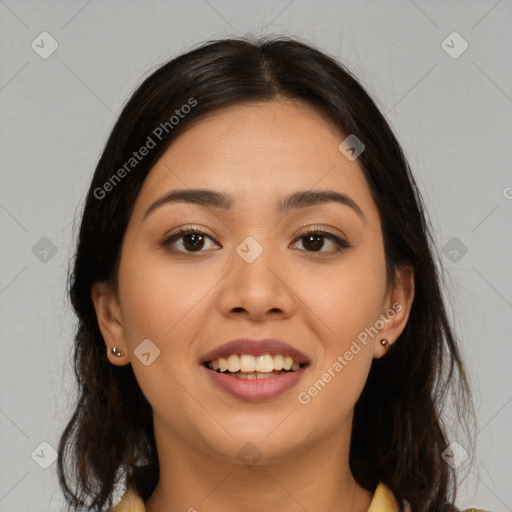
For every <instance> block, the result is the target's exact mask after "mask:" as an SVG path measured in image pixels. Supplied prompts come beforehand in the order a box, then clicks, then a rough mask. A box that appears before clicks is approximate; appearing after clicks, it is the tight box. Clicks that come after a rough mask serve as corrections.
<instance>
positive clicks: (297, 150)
mask: <svg viewBox="0 0 512 512" xmlns="http://www.w3.org/2000/svg"><path fill="white" fill-rule="evenodd" d="M344 138H345V135H344V134H342V133H341V131H340V130H339V129H338V128H337V127H336V126H335V125H334V124H333V123H332V122H331V121H330V120H329V119H327V118H326V117H325V116H324V115H322V113H320V112H319V111H318V110H316V109H315V108H313V107H312V106H310V105H309V104H307V103H304V102H302V101H290V100H275V101H267V102H257V103H256V102H254V103H244V104H237V105H231V106H229V107H224V108H221V109H218V110H216V111H214V112H212V113H209V114H206V115H205V116H203V117H201V118H200V119H199V120H197V121H194V123H192V124H191V125H190V126H189V127H187V129H186V130H185V131H184V132H182V133H181V135H180V136H179V137H177V138H176V140H174V141H173V142H172V144H171V145H170V147H169V148H168V149H167V151H166V152H165V153H164V154H163V155H162V157H161V158H160V159H159V161H158V162H157V163H156V164H155V165H154V167H153V169H152V170H151V171H150V173H149V174H148V176H147V177H146V180H145V182H144V184H143V187H142V189H141V192H140V194H139V197H138V200H137V205H136V210H139V209H140V210H141V209H142V208H147V206H148V205H149V204H150V203H151V202H152V201H154V200H155V199H158V198H159V197H160V196H161V195H162V194H164V193H166V192H168V191H169V190H172V189H186V188H210V189H215V190H219V191H222V192H225V193H227V194H229V195H231V196H233V198H234V208H237V207H244V206H245V207H250V208H253V209H254V208H257V207H258V205H260V206H261V204H262V201H269V200H271V199H272V200H278V198H279V197H281V196H282V195H287V194H289V193H290V192H295V191H296V190H315V189H324V190H325V189H331V190H335V191H339V192H341V193H346V194H350V195H351V196H352V197H353V199H354V200H356V201H357V202H358V203H359V204H360V206H361V207H362V208H363V209H366V210H372V209H373V213H376V209H375V205H374V204H373V201H372V198H371V194H370V191H369V188H368V185H367V182H366V179H365V177H364V174H363V172H362V170H361V168H360V167H359V165H358V163H357V160H355V161H350V160H348V159H347V158H346V157H345V155H344V154H343V153H341V152H340V150H339V149H338V146H339V144H340V143H341V142H342V141H343V140H344ZM136 213H137V212H136V211H134V214H136ZM139 213H140V212H139ZM369 213H370V214H371V211H370V212H369Z"/></svg>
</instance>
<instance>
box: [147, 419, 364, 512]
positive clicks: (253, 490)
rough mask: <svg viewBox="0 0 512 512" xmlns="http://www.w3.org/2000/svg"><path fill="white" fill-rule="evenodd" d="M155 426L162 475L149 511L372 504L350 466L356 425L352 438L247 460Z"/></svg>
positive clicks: (358, 509) (355, 511)
mask: <svg viewBox="0 0 512 512" xmlns="http://www.w3.org/2000/svg"><path fill="white" fill-rule="evenodd" d="M154 425H155V436H156V442H157V448H158V453H159V461H160V480H159V482H158V484H157V486H156V488H155V490H154V492H153V494H152V495H151V496H150V498H149V499H148V500H147V501H146V503H145V505H146V509H147V511H148V512H176V511H189V512H195V511H201V510H206V509H207V510H208V512H232V511H233V512H234V511H237V512H249V511H254V510H279V512H292V511H293V512H296V511H297V510H332V511H339V512H366V511H367V510H368V507H369V505H370V502H371V499H372V493H371V492H370V491H367V490H366V489H363V488H362V487H361V486H360V485H359V484H357V482H356V481H355V480H354V478H353V476H352V473H351V471H350V468H349V459H348V447H349V442H348V441H347V439H348V440H349V439H350V427H349V429H348V430H349V432H348V437H347V432H345V433H343V432H340V431H339V430H338V431H336V432H333V433H331V434H330V435H329V436H326V437H325V438H324V439H322V442H317V441H315V442H312V443H311V445H310V446H306V447H304V446H301V447H299V448H298V449H297V451H296V453H293V454H286V456H281V457H273V458H271V459H264V457H262V458H261V460H259V461H258V462H257V464H252V465H245V464H240V461H238V459H236V460H235V462H233V461H232V460H229V459H228V460H226V458H224V459H222V458H221V456H218V457H215V456H212V455H210V454H205V453H204V452H203V451H200V450H198V448H197V446H192V445H191V444H190V443H189V442H188V441H187V440H185V439H183V438H181V437H178V436H172V435H171V436H170V435H169V432H168V431H166V434H165V436H164V435H163V433H164V431H165V427H163V425H162V424H161V423H160V422H159V421H158V419H157V418H155V420H154ZM174 434H175V433H174ZM164 440H165V442H164ZM243 444H244V443H240V445H241V446H242V445H243ZM264 460H265V462H263V461H264Z"/></svg>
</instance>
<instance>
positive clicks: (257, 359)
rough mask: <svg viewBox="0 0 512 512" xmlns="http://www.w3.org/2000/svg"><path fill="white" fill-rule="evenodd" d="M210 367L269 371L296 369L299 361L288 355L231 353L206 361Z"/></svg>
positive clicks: (222, 370)
mask: <svg viewBox="0 0 512 512" xmlns="http://www.w3.org/2000/svg"><path fill="white" fill-rule="evenodd" d="M208 366H210V368H213V369H214V370H220V371H221V372H226V371H229V372H238V371H242V372H262V373H269V372H272V371H273V370H283V369H284V370H292V371H295V370H298V369H299V368H300V363H298V362H297V361H294V360H293V359H292V358H291V357H290V356H282V355H275V356H272V355H270V354H264V355H261V356H252V355H250V354H242V355H240V356H239V355H237V354H232V355H230V356H229V357H227V358H224V357H219V358H218V359H214V360H213V361H210V362H209V363H208Z"/></svg>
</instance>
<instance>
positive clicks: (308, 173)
mask: <svg viewBox="0 0 512 512" xmlns="http://www.w3.org/2000/svg"><path fill="white" fill-rule="evenodd" d="M344 138H345V136H344V135H343V134H341V133H340V132H339V131H338V130H337V128H336V127H335V126H333V125H332V124H331V123H330V121H329V120H327V119H326V118H325V117H323V116H322V115H321V114H320V113H319V112H318V111H316V110H315V109H313V108H312V107H311V106H309V105H307V104H305V103H303V102H300V101H290V100H283V99H279V100H273V101H269V102H262V103H252V104H239V105H236V106H230V107H227V108H223V109H221V110H219V111H216V112H214V113H211V114H208V115H207V116H205V117H204V118H202V119H201V120H199V122H196V123H194V124H192V125H191V126H189V127H188V128H187V130H186V131H184V132H183V133H182V134H181V135H180V136H179V137H178V138H177V139H176V140H175V141H174V142H173V144H172V145H171V146H170V147H169V148H168V150H167V152H166V153H165V154H164V155H163V156H162V158H161V159H160V160H159V161H158V162H157V164H156V165H155V166H154V167H153V169H152V170H151V172H150V173H149V175H148V176H147V178H146V180H145V182H144V184H143V187H142V189H141V192H140V194H139V196H138V198H137V200H136V204H135V207H134V210H133V213H132V216H131V218H130V220H129V225H128V228H127V232H126V236H125V238H124V241H123V246H122V253H121V261H120V267H119V288H118V290H117V291H116V290H115V289H113V287H112V286H111V285H110V284H109V283H108V282H98V283H95V285H94V286H93V288H92V290H91V296H92V299H93V302H94V305H95V308H96V312H97V317H98V323H99V326H100V329H101V332H102V334H103V336H104V339H105V344H106V353H107V357H108V358H109V360H110V362H111V363H112V364H115V365H126V364H132V367H133V370H134V372H135V376H136V378H137V381H138V383H139V385H140V387H141V389H142V391H143V393H144V395H145V396H146V398H147V399H148V401H149V402H150V404H151V406H152V409H153V418H154V427H155V436H156V442H157V448H158V453H159V460H160V481H159V483H158V485H157V487H156V489H155V491H154V493H153V494H152V496H151V497H150V498H149V499H148V500H147V502H146V507H147V508H148V510H150V511H151V512H171V511H178V510H194V508H195V509H197V510H199V511H200V510H208V511H209V512H217V511H219V512H220V511H222V512H226V511H227V512H229V511H235V510H236V511H254V510H280V511H281V512H292V511H293V512H295V511H299V510H300V511H303V510H304V509H306V510H340V511H341V510H343V511H351V512H362V511H366V510H368V507H369V505H370V502H371V500H372V495H373V493H371V492H369V491H367V490H365V489H363V488H362V487H361V486H359V485H358V484H357V483H356V481H355V480H354V478H353V476H352V474H351V472H350V468H349V464H348V454H349V443H350V435H351V428H352V417H353V410H354V404H355V402H356V401H357V399H358V397H359V395H360V393H361V391H362V389H363V386H364V384H365V381H366V378H367V376H368V372H369V370H370V365H371V363H372V359H373V358H379V357H383V356H385V352H386V350H385V348H384V347H383V346H382V345H381V344H380V342H379V341H380V340H381V339H382V338H386V339H387V340H388V341H389V342H390V343H391V344H392V343H393V342H394V341H395V340H396V339H397V338H398V336H399V335H400V333H401V332H402V330H403V329H404V327H405V325H406V322H407V319H408V316H409V312H410V307H411V304H412V300H413V296H414V278H413V272H412V269H411V268H407V267H404V268H400V269H398V270H397V275H398V278H399V279H398V282H397V284H396V285H395V286H393V287H389V288H388V287H387V285H386V270H385V259H384V247H383V239H382V232H381V225H380V219H379V213H378V210H377V207H376V205H375V203H374V202H373V199H372V197H371V194H370V190H369V188H368V184H367V182H366V180H365V178H364V175H363V173H362V171H361V169H360V168H359V165H358V163H357V160H355V161H350V160H348V159H347V158H346V157H345V156H344V155H343V154H342V153H341V152H340V151H339V149H338V145H339V144H340V142H341V141H342V140H343V139H344ZM189 188H208V189H213V190H216V191H221V192H224V193H227V194H229V195H231V196H232V198H233V200H234V204H233V207H232V209H230V210H222V209H220V208H214V207H204V206H199V205H196V204H190V203H184V202H179V203H169V204H165V205H163V206H160V207H159V208H156V209H155V210H154V211H153V212H152V213H150V214H149V215H148V216H147V217H146V218H145V219H144V218H143V217H144V213H145V212H146V210H147V209H148V207H149V206H150V205H151V204H152V203H153V202H154V201H156V200H157V199H159V198H160V197H162V196H163V195H165V194H166V193H167V192H169V191H171V190H177V189H189ZM311 189H314V190H334V191H336V192H340V193H344V194H347V195H349V196H350V197H351V198H352V199H353V200H354V201H355V202H356V203H357V204H358V205H359V207H360V209H361V210H362V212H363V214H364V220H363V219H361V217H360V216H358V214H357V213H356V212H355V211H354V210H353V209H351V208H349V207H348V206H345V205H341V204H338V203H335V202H329V203H325V204H321V205H314V206H310V207H307V208H301V209H296V210H292V211H290V212H288V213H286V214H284V215H283V214H277V213H276V212H275V210H274V208H275V205H276V203H277V201H279V200H280V199H281V198H282V197H284V196H286V195H288V194H290V193H292V192H296V191H299V190H311ZM189 224H190V225H193V226H194V228H196V229H199V230H201V231H203V232H205V233H206V235H207V236H208V237H210V238H211V239H209V238H206V239H205V242H204V245H203V246H202V247H201V248H200V251H202V252H197V251H196V252H192V251H193V249H192V251H191V250H190V247H193V244H192V243H190V238H187V237H186V236H185V238H183V237H182V238H178V239H177V240H175V241H174V242H173V244H172V246H167V247H165V246H162V241H163V240H164V239H165V238H166V237H168V236H169V235H170V234H173V233H174V232H175V231H176V228H177V227H179V226H188V225H189ZM314 227H319V228H321V229H322V230H323V231H328V232H330V233H332V234H334V235H336V236H339V237H340V238H343V239H345V240H347V241H348V242H349V243H350V244H351V247H350V248H348V249H344V250H340V251H339V252H336V247H337V246H336V245H335V244H334V243H333V242H332V241H330V240H329V239H328V238H320V241H321V240H323V247H321V249H320V252H319V251H315V250H314V249H312V248H311V244H309V245H308V243H307V240H306V239H305V238H303V237H302V236H301V235H303V233H305V232H307V231H308V230H310V229H312V228H314ZM247 236H252V237H253V238H254V239H255V240H256V241H257V242H258V243H259V245H260V246H261V247H262V249H263V252H262V254H261V255H260V256H259V257H258V258H257V259H256V260H255V261H254V262H252V263H247V262H246V261H245V260H244V259H242V258H241V257H240V256H239V255H238V254H237V252H236V250H235V249H236V248H237V246H238V245H239V244H240V243H241V242H242V241H243V240H244V239H245V238H246V237H247ZM184 243H185V244H187V245H184ZM173 247H174V252H173V251H172V248H173ZM187 248H188V250H189V252H186V251H187ZM179 251H181V252H179ZM395 302H399V303H400V304H401V306H402V308H401V309H400V311H398V312H396V314H395V315H394V317H393V318H392V319H389V320H388V321H387V322H386V323H385V326H384V327H383V328H382V329H381V330H380V332H379V334H378V335H377V336H374V337H370V338H369V340H368V343H367V344H366V346H365V345H363V344H360V345H361V351H360V352H358V353H357V355H355V356H354V357H353V359H352V360H351V361H350V362H349V363H348V364H347V365H346V366H345V367H344V368H343V370H342V371H341V372H339V373H338V374H337V375H336V377H335V378H333V379H332V380H331V381H330V382H329V383H328V384H327V385H326V386H325V387H324V388H323V389H322V391H321V392H320V393H318V395H317V396H315V397H314V398H313V399H312V400H311V401H310V402H309V403H308V404H307V405H302V404H301V403H299V402H298V400H297V395H298V393H299V392H301V391H306V390H307V389H308V388H309V387H310V386H311V385H312V384H313V383H314V382H315V381H317V379H318V378H320V376H321V375H322V374H323V373H324V372H325V371H326V370H327V369H328V368H329V367H332V365H333V363H334V362H335V361H336V358H337V356H338V355H343V354H344V353H345V352H346V351H347V350H348V349H349V348H350V346H351V343H352V342H353V340H355V339H356V338H357V335H358V334H359V333H361V332H362V331H364V329H365V328H368V327H370V326H374V325H375V322H376V321H377V320H378V319H379V318H381V317H380V316H379V315H381V314H385V312H386V310H388V309H389V308H391V306H392V304H393V303H395ZM239 337H249V338H256V339H261V338H265V337H273V338H278V339H281V340H284V341H286V342H288V343H290V344H291V345H292V346H295V347H296V348H298V349H299V350H301V351H302V352H303V353H304V354H306V355H307V357H308V358H309V360H310V361H311V365H310V367H309V369H308V371H307V373H306V374H305V375H304V377H303V378H302V379H301V381H299V383H298V384H297V385H296V386H294V387H293V388H292V389H290V390H289V391H287V392H285V393H284V394H282V395H280V396H279V397H277V398H274V399H272V400H265V401H261V402H244V401H241V400H238V399H236V398H234V397H232V396H231V395H228V394H227V393H225V392H224V391H223V390H221V389H220V388H218V387H217V386H214V385H213V384H212V383H211V382H210V379H209V378H207V376H206V375H204V373H205V372H203V371H202V369H201V368H200V367H199V361H200V358H201V356H202V355H204V354H206V353H207V352H209V351H210V350H211V349H213V348H215V347H217V346H219V345H222V344H223V343H225V342H227V341H230V340H233V339H235V338H239ZM145 339H150V340H151V341H152V342H153V343H154V344H155V345H156V346H157V347H158V348H159V349H160V351H161V353H160V356H159V357H157V358H156V359H155V360H154V362H152V364H150V365H149V366H145V365H143V364H142V363H141V361H140V360H139V359H138V358H137V357H136V356H135V355H134V350H135V349H136V348H137V346H138V345H139V344H140V343H141V342H142V341H143V340H145ZM113 346H117V347H118V348H119V349H120V350H122V351H123V352H124V355H123V356H122V357H116V356H114V355H112V354H111V353H110V350H111V348H112V347H113ZM246 443H252V445H254V446H255V447H256V449H257V450H258V452H259V454H260V457H261V458H260V459H259V460H258V461H257V464H256V465H245V464H244V462H243V461H242V460H241V459H240V458H238V457H237V453H238V452H239V450H240V449H241V448H242V447H243V446H244V445H246ZM192 507H193V508H192Z"/></svg>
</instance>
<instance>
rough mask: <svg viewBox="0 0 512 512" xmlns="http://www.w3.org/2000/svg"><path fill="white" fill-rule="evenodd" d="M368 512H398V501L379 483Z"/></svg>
mask: <svg viewBox="0 0 512 512" xmlns="http://www.w3.org/2000/svg"><path fill="white" fill-rule="evenodd" d="M405 510H406V512H410V508H408V507H407V506H406V509H405ZM368 512H400V507H399V505H398V501H397V500H396V498H395V496H394V494H393V492H392V491H391V489H390V488H389V487H388V486H386V485H385V484H383V483H382V482H381V483H379V485H378V486H377V489H375V494H374V495H373V500H372V502H371V504H370V508H369V509H368ZM460 512H490V511H489V510H485V509H483V508H467V509H465V510H461V511H460Z"/></svg>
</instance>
